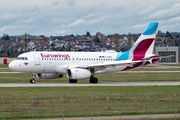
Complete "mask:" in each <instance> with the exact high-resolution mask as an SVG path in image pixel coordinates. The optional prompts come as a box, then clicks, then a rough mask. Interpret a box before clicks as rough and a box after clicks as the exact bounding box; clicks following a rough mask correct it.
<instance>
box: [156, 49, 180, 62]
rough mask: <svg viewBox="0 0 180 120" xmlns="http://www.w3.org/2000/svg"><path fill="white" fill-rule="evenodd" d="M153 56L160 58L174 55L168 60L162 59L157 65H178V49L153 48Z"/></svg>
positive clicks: (179, 59) (179, 58) (179, 53)
mask: <svg viewBox="0 0 180 120" xmlns="http://www.w3.org/2000/svg"><path fill="white" fill-rule="evenodd" d="M155 54H157V55H160V56H169V55H174V57H170V58H162V59H161V60H160V61H159V62H158V64H179V63H180V47H155Z"/></svg>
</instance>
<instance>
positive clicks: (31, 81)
mask: <svg viewBox="0 0 180 120" xmlns="http://www.w3.org/2000/svg"><path fill="white" fill-rule="evenodd" d="M34 76H35V75H34V74H33V73H32V79H31V80H30V83H33V84H34V83H35V82H36V81H35V79H34Z"/></svg>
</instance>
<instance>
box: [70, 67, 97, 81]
mask: <svg viewBox="0 0 180 120" xmlns="http://www.w3.org/2000/svg"><path fill="white" fill-rule="evenodd" d="M92 76H94V74H93V73H92V72H91V71H89V70H87V69H78V68H72V69H68V70H67V77H68V78H69V79H86V78H90V77H92Z"/></svg>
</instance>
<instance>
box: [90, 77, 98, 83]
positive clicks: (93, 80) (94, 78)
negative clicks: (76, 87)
mask: <svg viewBox="0 0 180 120" xmlns="http://www.w3.org/2000/svg"><path fill="white" fill-rule="evenodd" d="M89 82H90V83H98V79H97V78H96V77H92V78H90V79H89Z"/></svg>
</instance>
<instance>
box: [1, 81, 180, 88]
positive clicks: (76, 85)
mask: <svg viewBox="0 0 180 120" xmlns="http://www.w3.org/2000/svg"><path fill="white" fill-rule="evenodd" d="M168 85H180V82H118V83H116V82H114V83H97V84H91V83H35V84H31V83H4V84H0V87H80V86H81V87H82V86H168Z"/></svg>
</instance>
